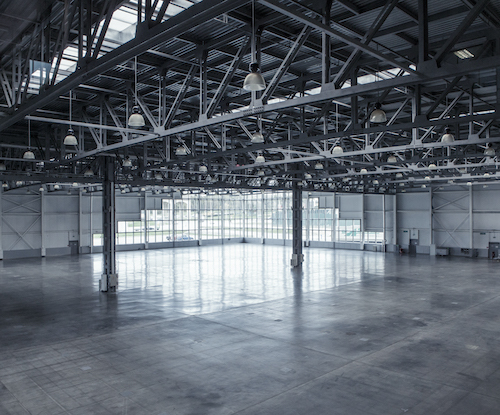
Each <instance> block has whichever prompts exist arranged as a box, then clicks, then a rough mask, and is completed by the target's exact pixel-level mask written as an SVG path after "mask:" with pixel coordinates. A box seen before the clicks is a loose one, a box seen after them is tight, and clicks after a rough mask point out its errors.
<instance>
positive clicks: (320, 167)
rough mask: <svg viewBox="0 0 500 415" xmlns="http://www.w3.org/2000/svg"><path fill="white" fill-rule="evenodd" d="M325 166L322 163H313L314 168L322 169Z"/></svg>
mask: <svg viewBox="0 0 500 415" xmlns="http://www.w3.org/2000/svg"><path fill="white" fill-rule="evenodd" d="M324 168H325V167H324V166H323V163H316V164H315V165H314V169H315V170H323V169H324Z"/></svg>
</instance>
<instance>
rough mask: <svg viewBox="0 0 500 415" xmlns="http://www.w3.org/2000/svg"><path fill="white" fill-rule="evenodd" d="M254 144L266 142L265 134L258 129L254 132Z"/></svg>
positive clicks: (252, 140) (252, 141)
mask: <svg viewBox="0 0 500 415" xmlns="http://www.w3.org/2000/svg"><path fill="white" fill-rule="evenodd" d="M250 142H251V143H252V144H261V143H263V142H264V134H262V133H261V132H260V131H257V132H255V133H253V134H252V139H251V140H250Z"/></svg>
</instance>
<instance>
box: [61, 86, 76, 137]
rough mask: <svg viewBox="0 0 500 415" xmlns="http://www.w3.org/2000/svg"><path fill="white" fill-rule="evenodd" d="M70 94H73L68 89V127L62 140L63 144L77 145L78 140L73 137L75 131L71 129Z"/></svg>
mask: <svg viewBox="0 0 500 415" xmlns="http://www.w3.org/2000/svg"><path fill="white" fill-rule="evenodd" d="M72 95H73V92H72V91H69V128H68V132H67V133H66V137H64V141H63V144H64V145H65V146H77V145H78V140H77V139H76V137H75V132H74V131H73V128H71V113H72V106H71V103H72Z"/></svg>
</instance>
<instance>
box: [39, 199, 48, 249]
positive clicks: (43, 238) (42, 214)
mask: <svg viewBox="0 0 500 415" xmlns="http://www.w3.org/2000/svg"><path fill="white" fill-rule="evenodd" d="M45 216H46V215H45V192H40V235H41V246H40V256H41V257H44V256H45V255H47V249H46V246H45V245H46V242H47V237H46V235H45V234H46V231H45V230H46V229H47V226H46V223H45V221H46V217H45Z"/></svg>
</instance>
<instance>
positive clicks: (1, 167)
mask: <svg viewBox="0 0 500 415" xmlns="http://www.w3.org/2000/svg"><path fill="white" fill-rule="evenodd" d="M5 170H7V167H5V164H4V163H1V162H0V171H5Z"/></svg>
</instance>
